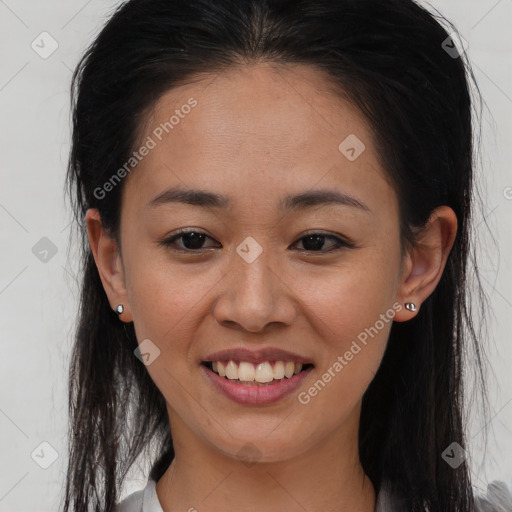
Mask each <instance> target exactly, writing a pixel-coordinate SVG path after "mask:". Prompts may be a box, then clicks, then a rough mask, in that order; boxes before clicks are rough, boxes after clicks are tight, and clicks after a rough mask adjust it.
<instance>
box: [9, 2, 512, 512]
mask: <svg viewBox="0 0 512 512" xmlns="http://www.w3.org/2000/svg"><path fill="white" fill-rule="evenodd" d="M117 4H118V2H114V1H106V0H104V1H100V0H89V1H83V0H80V1H78V0H73V1H70V0H68V1H66V2H58V1H55V0H46V1H42V0H38V1H35V0H31V1H29V0H0V58H1V65H0V109H1V110H0V111H1V117H0V128H1V133H2V136H1V137H0V173H1V182H0V183H1V186H0V236H1V240H0V244H1V248H2V250H1V252H0V258H1V259H0V312H1V313H0V333H1V349H2V357H1V358H0V375H1V386H0V457H1V459H0V462H1V468H0V511H22V510H23V511H25V512H27V511H38V512H42V511H50V510H56V509H57V506H58V504H59V502H60V497H61V493H62V488H63V482H64V470H65V466H66V427H67V425H66V421H67V396H66V379H67V365H68V358H69V352H70V346H71V332H72V328H73V322H74V317H75V314H76V309H77V286H76V282H75V274H76V270H77V261H76V252H75V249H74V248H73V247H72V248H71V251H70V253H69V256H68V254H67V252H68V239H69V222H70V212H69V210H68V208H67V206H66V205H65V203H64V200H63V183H64V174H65V167H66V159H67V155H68V150H69V137H70V133H69V82H70V78H71V72H72V69H73V68H74V66H75V65H76V63H77V61H78V58H79V55H80V54H81V52H82V51H83V50H84V49H85V47H86V45H87V44H88V43H90V42H91V41H92V40H93V37H94V35H95V34H97V33H98V31H99V29H100V27H101V26H102V25H103V23H104V22H105V20H106V17H107V16H108V15H109V13H111V12H112V10H113V8H114V6H115V5H117ZM431 5H434V6H435V7H437V8H438V9H439V10H440V11H441V12H442V13H443V14H444V15H445V16H447V17H448V19H450V20H451V21H452V22H454V24H455V25H456V26H457V27H458V29H459V31H460V32H461V33H462V35H463V37H464V39H466V40H467V41H468V43H469V47H468V50H467V53H468V55H469V58H470V60H471V62H472V64H473V66H474V71H475V75H476V78H477V81H478V83H479V87H480V89H481V91H482V94H483V96H484V99H485V102H486V106H485V110H484V114H483V121H482V126H483V148H482V156H481V166H480V170H479V182H480V185H481V188H482V191H483V203H484V206H483V208H482V211H481V212H477V213H476V216H477V218H478V220H477V223H478V236H479V237H480V240H481V241H480V247H481V251H480V253H481V254H480V268H481V271H482V275H483V284H484V286H485V289H486V291H487V294H488V296H489V300H490V304H491V306H492V309H493V316H491V318H490V322H489V336H488V340H486V342H485V343H486V345H487V351H488V354H489V359H490V368H489V371H490V380H489V387H490V391H491V404H490V420H491V421H490V425H489V426H490V428H491V430H490V436H489V439H488V446H487V451H486V452H485V453H486V455H485V456H484V451H483V445H484V441H485V439H484V436H483V431H482V427H484V425H483V424H482V420H481V415H480V414H479V412H478V410H477V409H475V410H474V411H473V413H472V414H471V416H470V419H471V428H470V432H471V433H470V450H469V451H470V453H468V457H469V462H470V465H471V468H472V472H473V478H474V483H475V486H476V487H477V488H479V489H485V488H486V486H487V483H488V482H490V481H491V480H493V479H501V480H504V481H506V482H507V484H508V485H509V487H512V434H511V430H512V385H511V384H512V378H511V371H510V369H509V366H510V363H511V362H512V343H511V342H510V335H509V332H510V318H511V317H512V290H511V284H512V275H511V267H510V265H508V266H507V262H508V263H510V249H511V247H512V234H511V233H512V229H511V227H512V221H511V219H512V172H511V169H510V162H511V161H512V144H511V142H512V139H511V135H512V133H511V132H512V121H511V119H512V115H511V114H512V85H511V84H512V59H511V55H512V41H511V38H510V26H511V24H512V0H499V1H497V0H471V1H468V0H438V1H435V2H432V4H431ZM42 32H48V33H49V34H50V35H51V36H40V34H41V33H42ZM41 38H44V41H45V43H44V48H43V47H42V46H43V44H42V43H41V42H40V41H41ZM52 39H53V40H55V41H56V43H52ZM33 41H35V43H33V44H34V45H36V44H39V48H37V47H36V49H37V50H38V51H39V53H42V52H45V51H49V50H50V49H51V44H58V48H57V49H56V50H55V51H54V53H52V54H51V55H50V56H47V58H42V57H41V56H40V55H39V54H38V53H36V51H35V50H34V49H33V48H32V46H31V45H32V42H33ZM486 226H488V227H486ZM43 237H47V238H48V239H49V240H50V241H51V244H50V245H49V243H48V241H43V242H41V241H40V240H41V239H42V238H43ZM37 244H43V245H42V246H41V247H42V248H43V249H45V248H46V249H48V248H49V249H48V250H49V252H48V253H47V254H45V253H44V252H38V251H41V250H42V249H41V247H40V245H37ZM53 246H54V247H53ZM34 247H35V249H34ZM52 247H53V250H54V251H55V250H56V253H55V254H52ZM41 258H43V259H44V258H46V261H41ZM468 382H469V383H470V384H471V378H469V380H468ZM448 441H451V440H448ZM41 443H49V445H51V446H49V445H48V444H43V445H41ZM448 444H449V443H448V442H447V445H448ZM52 457H53V458H55V457H56V459H55V461H53V458H52ZM51 462H53V463H52V464H51V465H50V466H49V467H48V468H47V469H44V468H43V467H41V465H42V466H45V465H49V464H50V463H51ZM144 481H145V476H144V475H143V474H142V473H137V472H134V475H133V479H131V480H130V481H129V482H128V485H127V486H126V488H125V494H126V493H128V492H131V491H133V490H135V489H136V488H138V487H141V486H143V485H144Z"/></svg>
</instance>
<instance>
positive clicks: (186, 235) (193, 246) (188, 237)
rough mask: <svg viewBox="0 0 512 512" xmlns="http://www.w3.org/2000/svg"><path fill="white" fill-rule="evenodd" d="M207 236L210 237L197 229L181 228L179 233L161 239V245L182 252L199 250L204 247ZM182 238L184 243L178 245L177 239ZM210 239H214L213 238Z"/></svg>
mask: <svg viewBox="0 0 512 512" xmlns="http://www.w3.org/2000/svg"><path fill="white" fill-rule="evenodd" d="M207 238H210V237H209V236H208V235H207V234H206V233H203V232H201V231H199V230H197V229H187V230H180V231H179V232H178V233H177V234H175V235H172V236H170V237H168V238H165V239H164V240H161V241H160V242H159V245H161V246H164V247H170V248H171V249H174V250H176V251H180V252H198V251H200V250H201V249H203V247H202V245H203V244H204V242H205V240H206V239H207ZM180 239H181V241H182V245H181V246H180V245H178V246H177V244H176V241H177V240H180ZM210 239H211V240H213V238H210Z"/></svg>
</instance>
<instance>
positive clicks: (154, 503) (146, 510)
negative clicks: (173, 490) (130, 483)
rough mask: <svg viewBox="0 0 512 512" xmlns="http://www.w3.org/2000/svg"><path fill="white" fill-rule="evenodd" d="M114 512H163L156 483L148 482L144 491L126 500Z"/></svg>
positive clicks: (131, 495)
mask: <svg viewBox="0 0 512 512" xmlns="http://www.w3.org/2000/svg"><path fill="white" fill-rule="evenodd" d="M113 512H163V509H162V506H161V505H160V502H159V501H158V496H157V494H156V482H155V481H154V480H151V479H150V480H148V483H147V485H146V487H145V488H144V489H141V490H140V491H136V492H134V493H133V494H130V495H129V496H127V497H126V498H124V499H123V500H122V501H121V502H120V503H118V504H117V505H116V506H115V507H114V511H113Z"/></svg>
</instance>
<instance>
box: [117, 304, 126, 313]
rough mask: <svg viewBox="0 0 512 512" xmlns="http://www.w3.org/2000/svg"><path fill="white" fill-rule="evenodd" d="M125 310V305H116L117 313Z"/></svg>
mask: <svg viewBox="0 0 512 512" xmlns="http://www.w3.org/2000/svg"><path fill="white" fill-rule="evenodd" d="M123 311H124V306H123V305H122V304H118V305H117V307H116V313H117V314H118V315H122V314H123Z"/></svg>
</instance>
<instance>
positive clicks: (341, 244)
mask: <svg viewBox="0 0 512 512" xmlns="http://www.w3.org/2000/svg"><path fill="white" fill-rule="evenodd" d="M187 233H197V234H200V235H205V236H206V237H207V238H210V239H211V240H215V239H214V238H213V237H211V236H210V235H209V234H208V233H206V232H205V231H203V230H202V229H198V228H193V227H187V228H181V229H179V230H178V231H176V232H175V233H173V234H172V235H170V236H167V237H165V238H164V239H163V240H161V241H160V242H159V245H161V246H164V247H167V248H168V247H170V246H172V245H173V244H174V242H175V241H176V240H178V239H179V238H180V237H181V236H182V235H186V234H187ZM313 235H318V236H323V237H325V238H331V239H336V240H338V242H337V244H336V245H337V247H335V248H334V249H328V250H325V249H324V250H321V251H307V250H305V249H299V251H300V252H303V253H306V254H309V255H315V254H316V255H321V254H328V253H331V252H336V251H337V250H341V249H343V248H345V249H346V248H356V245H355V243H354V242H352V241H351V240H349V239H348V238H347V237H345V236H343V235H339V234H337V233H331V232H324V231H323V230H318V229H316V230H315V229H310V230H307V231H305V232H304V233H302V234H301V235H300V236H299V237H298V238H297V239H296V240H295V241H294V242H293V243H292V246H293V245H296V244H297V243H298V242H300V241H301V240H302V239H303V238H306V237H308V236H313ZM217 243H220V242H217ZM208 249H212V247H206V248H203V249H197V250H193V249H182V248H175V247H173V250H175V251H177V252H182V253H183V252H184V253H188V254H201V252H205V251H207V250H208Z"/></svg>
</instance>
